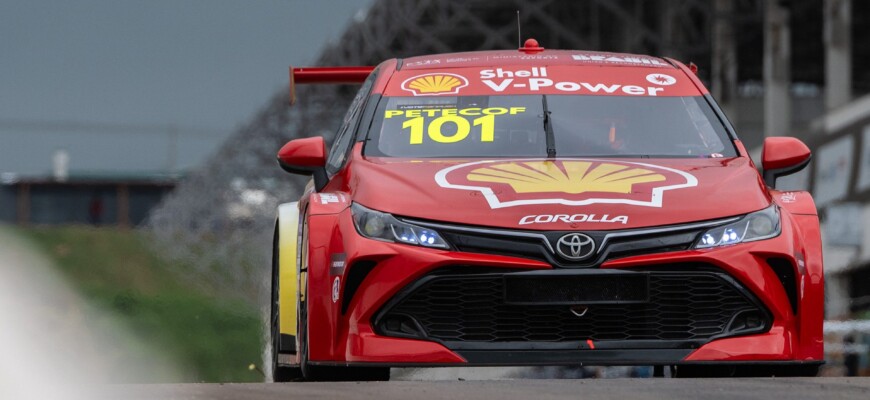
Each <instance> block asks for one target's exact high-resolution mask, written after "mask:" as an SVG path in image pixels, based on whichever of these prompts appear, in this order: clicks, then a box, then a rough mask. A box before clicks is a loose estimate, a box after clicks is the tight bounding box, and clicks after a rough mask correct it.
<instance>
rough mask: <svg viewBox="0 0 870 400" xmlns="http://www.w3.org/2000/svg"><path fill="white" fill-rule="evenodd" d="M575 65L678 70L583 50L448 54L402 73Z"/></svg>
mask: <svg viewBox="0 0 870 400" xmlns="http://www.w3.org/2000/svg"><path fill="white" fill-rule="evenodd" d="M542 63H543V64H545V65H575V66H602V67H658V68H666V69H678V67H677V66H675V65H674V64H673V63H671V62H670V61H669V60H666V59H664V58H660V57H653V56H648V55H640V54H628V53H610V52H603V51H580V50H542V51H534V52H531V51H522V50H520V51H518V50H492V51H474V52H463V53H445V54H433V55H424V56H418V57H410V58H406V59H404V60H401V61H400V64H399V66H398V67H399V68H398V69H400V70H402V69H415V70H416V69H443V68H474V67H494V68H497V67H504V66H512V65H541V64H542Z"/></svg>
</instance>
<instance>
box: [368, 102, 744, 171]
mask: <svg viewBox="0 0 870 400" xmlns="http://www.w3.org/2000/svg"><path fill="white" fill-rule="evenodd" d="M545 107H546V111H547V113H548V115H549V118H548V120H547V121H546V124H549V128H550V130H551V131H552V139H551V140H552V144H551V146H552V148H553V149H555V154H556V156H557V157H734V156H736V151H735V149H734V146H733V144H732V143H731V141H730V140H729V138H728V135H727V133H726V131H725V128H724V126H723V125H722V123H721V122H720V121H719V119H718V118H717V117H716V115H715V114H714V112H713V110H712V109H711V108H710V106H709V105H708V104H707V102H706V100H705V99H704V98H703V97H699V96H686V97H649V96H647V97H634V96H578V95H546V96H544V95H510V96H508V95H498V96H454V97H442V96H438V97H434V96H433V97H398V96H397V97H384V99H383V100H382V101H381V106H380V107H379V111H378V114H376V115H375V122H374V124H373V126H372V129H371V131H370V136H369V139H370V142H369V144H368V145H367V146H366V154H367V155H373V156H388V157H414V158H426V157H546V156H547V155H548V152H547V150H548V143H547V131H548V129H546V128H547V126H546V124H545V118H544V115H545Z"/></svg>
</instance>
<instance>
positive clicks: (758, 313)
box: [376, 268, 769, 347]
mask: <svg viewBox="0 0 870 400" xmlns="http://www.w3.org/2000/svg"><path fill="white" fill-rule="evenodd" d="M695 270H697V268H695ZM646 273H648V276H649V298H648V301H646V302H641V303H637V302H634V303H631V304H589V305H588V307H587V306H580V307H579V308H578V307H572V306H567V305H564V304H562V305H556V304H534V305H516V304H506V302H505V294H504V293H505V283H504V276H505V275H506V274H505V273H501V272H498V273H481V274H468V273H463V274H460V273H446V274H445V273H436V274H433V275H429V276H427V277H424V278H423V279H421V280H420V281H418V282H417V284H414V285H411V286H410V287H409V288H408V289H407V290H405V292H404V293H401V294H400V295H399V296H398V297H397V298H396V299H395V300H394V301H393V302H392V303H391V304H388V305H387V307H385V309H384V310H383V311H382V312H381V313H380V314H379V316H378V318H377V319H376V327H377V329H378V330H380V333H381V334H385V335H390V336H409V337H418V338H426V339H432V340H436V341H441V342H446V343H450V342H566V341H586V340H589V339H591V340H594V341H610V340H613V341H636V340H658V341H696V342H697V341H701V342H706V341H709V340H711V339H713V338H717V337H724V336H731V335H737V334H745V333H752V332H759V331H762V330H766V329H767V327H768V326H769V316H768V313H767V312H766V310H765V309H764V308H763V307H762V306H760V303H758V302H757V301H756V300H754V297H753V296H751V295H750V294H749V293H748V292H747V291H746V290H745V289H744V288H742V287H741V286H740V285H739V284H738V283H737V282H736V281H734V280H732V279H730V278H729V277H728V276H727V275H725V274H724V273H721V272H716V271H697V272H694V271H693V272H655V271H647V272H646ZM538 276H540V275H538ZM572 308H573V311H572ZM583 310H585V313H582V311H583ZM578 311H581V312H578ZM576 314H582V316H578V315H576ZM448 347H450V346H449V345H448Z"/></svg>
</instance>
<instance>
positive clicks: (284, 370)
mask: <svg viewBox="0 0 870 400" xmlns="http://www.w3.org/2000/svg"><path fill="white" fill-rule="evenodd" d="M279 243H280V242H279V237H278V226H277V224H276V226H275V237H274V241H273V244H272V290H271V296H270V299H271V310H270V313H269V329H270V331H271V333H272V334H271V338H272V341H271V342H272V343H271V346H272V382H291V381H295V380H299V379H301V378H302V370H301V368H299V367H293V366H288V365H282V364H281V363H280V362H279V358H280V354H281V328H280V325H279V324H280V321H281V316H280V311H281V309H280V305H281V304H280V298H279V290H280V284H279V283H280V282H279V277H280V274H279V265H280V258H279V257H280V253H279V250H278V246H279Z"/></svg>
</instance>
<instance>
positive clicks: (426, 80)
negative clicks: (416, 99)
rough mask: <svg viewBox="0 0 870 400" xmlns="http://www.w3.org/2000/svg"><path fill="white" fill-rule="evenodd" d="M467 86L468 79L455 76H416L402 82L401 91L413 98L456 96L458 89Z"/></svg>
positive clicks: (440, 74)
mask: <svg viewBox="0 0 870 400" xmlns="http://www.w3.org/2000/svg"><path fill="white" fill-rule="evenodd" d="M466 86H468V79H465V77H464V76H461V75H456V74H447V73H438V74H425V75H417V76H415V77H412V78H408V79H406V80H405V81H404V82H402V89H404V90H407V91H409V92H411V93H413V94H414V96H439V95H444V94H458V93H459V89H462V88H464V87H466Z"/></svg>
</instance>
